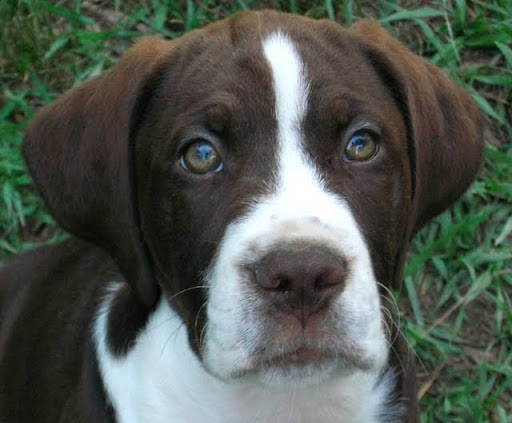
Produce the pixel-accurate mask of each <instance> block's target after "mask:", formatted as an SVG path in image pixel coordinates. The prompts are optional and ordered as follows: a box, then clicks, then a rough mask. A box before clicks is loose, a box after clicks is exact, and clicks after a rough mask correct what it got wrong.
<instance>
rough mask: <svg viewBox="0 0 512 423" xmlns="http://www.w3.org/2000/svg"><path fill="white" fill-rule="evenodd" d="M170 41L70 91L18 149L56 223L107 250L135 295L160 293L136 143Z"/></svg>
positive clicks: (144, 47) (146, 45) (143, 46)
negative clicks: (142, 212)
mask: <svg viewBox="0 0 512 423" xmlns="http://www.w3.org/2000/svg"><path fill="white" fill-rule="evenodd" d="M172 48H173V44H172V43H171V42H166V41H161V40H157V39H146V40H143V41H141V42H139V43H138V44H136V45H135V46H134V47H133V48H132V49H131V50H129V51H128V52H127V53H126V54H125V55H124V56H123V58H122V59H121V60H120V61H119V63H118V64H116V65H115V66H114V67H113V68H112V69H111V70H109V71H108V72H106V73H105V74H103V75H102V76H99V77H97V78H94V79H92V80H89V81H87V82H85V83H84V84H82V85H80V86H78V87H76V88H74V89H72V90H71V91H69V92H68V93H66V94H65V95H63V96H62V97H61V98H59V99H58V100H57V101H55V102H54V103H52V104H50V105H49V106H47V107H46V108H44V109H43V110H42V111H41V112H39V113H38V114H37V116H36V117H35V118H34V119H33V121H32V122H31V124H30V126H29V129H28V131H27V134H26V136H25V140H24V144H23V153H24V157H25V160H26V162H27V164H28V168H29V170H30V172H31V174H32V176H33V179H34V183H35V185H36V186H37V188H38V189H39V191H40V193H41V195H42V197H43V199H44V200H45V203H46V205H47V207H48V208H49V209H50V211H51V213H52V214H53V215H54V216H55V218H56V219H57V222H58V223H59V224H60V225H61V226H62V227H64V228H65V229H66V230H68V231H69V232H71V233H73V234H75V235H77V236H79V237H81V238H83V239H86V240H88V241H90V242H92V243H95V244H97V245H99V246H100V247H102V248H103V249H105V250H106V251H107V252H108V253H109V254H110V255H111V256H112V258H113V259H114V261H115V262H116V263H117V265H118V266H119V269H120V270H121V273H122V274H123V276H124V277H125V278H126V280H127V281H128V283H129V284H130V286H131V287H132V288H133V289H134V291H135V292H136V293H137V295H138V297H139V299H140V300H141V301H142V302H143V303H144V304H146V305H148V306H152V305H153V304H154V302H155V301H156V298H157V296H158V286H157V284H156V282H155V281H154V278H153V275H152V272H151V269H150V266H149V262H148V258H147V256H146V253H145V246H144V242H143V240H142V236H141V233H140V229H139V217H138V209H137V205H136V193H135V189H134V187H133V174H134V169H133V166H134V164H133V160H132V157H131V155H132V151H133V148H134V147H133V145H132V144H133V142H134V131H135V130H136V126H137V121H138V119H139V115H140V113H141V112H142V110H143V107H144V104H145V101H147V97H148V95H149V93H150V92H151V90H152V89H153V88H154V86H155V85H156V84H157V83H158V79H159V73H160V72H159V70H160V69H161V66H162V65H163V64H164V63H165V62H166V59H168V57H169V55H170V53H171V50H172Z"/></svg>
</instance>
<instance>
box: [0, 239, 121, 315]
mask: <svg viewBox="0 0 512 423" xmlns="http://www.w3.org/2000/svg"><path fill="white" fill-rule="evenodd" d="M115 277H117V278H118V277H119V276H118V273H117V270H116V267H115V265H114V263H113V262H112V260H111V259H110V258H109V256H108V255H107V254H105V253H104V252H103V251H102V250H100V249H99V248H97V247H95V246H92V245H91V244H88V243H86V242H83V241H80V240H78V239H76V238H70V239H68V240H66V241H64V242H60V243H57V244H50V245H45V246H40V247H38V248H35V249H33V250H30V251H27V252H25V253H23V254H19V255H15V256H12V257H9V258H8V259H6V260H4V261H2V262H0V315H3V314H4V313H6V312H8V310H7V307H8V306H9V307H11V308H12V307H16V306H17V304H18V303H25V304H24V306H26V302H24V301H23V300H22V298H23V297H27V296H30V297H31V298H34V300H35V301H44V302H45V303H46V304H49V302H51V301H53V300H57V301H58V299H56V298H52V299H48V298H44V297H41V296H38V295H34V294H35V293H36V292H37V291H39V290H41V289H42V288H44V289H45V290H47V289H48V287H49V286H51V285H55V286H58V289H59V290H61V292H64V291H67V290H69V291H71V292H72V291H74V290H75V289H77V288H80V289H81V293H82V295H81V296H83V293H84V290H85V291H89V290H91V289H95V288H97V287H98V286H97V285H101V284H102V281H103V280H105V279H109V278H110V279H112V278H115Z"/></svg>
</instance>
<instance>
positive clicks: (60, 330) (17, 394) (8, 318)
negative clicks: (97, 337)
mask: <svg viewBox="0 0 512 423" xmlns="http://www.w3.org/2000/svg"><path fill="white" fill-rule="evenodd" d="M116 278H117V279H119V275H118V272H117V270H116V267H115V264H114V263H113V262H112V260H111V259H110V258H108V256H107V255H106V254H105V253H103V252H102V251H101V250H100V249H98V248H96V247H93V246H91V245H90V244H87V243H84V242H82V241H78V240H76V239H74V238H71V239H69V240H67V241H64V242H62V243H58V244H54V245H47V246H43V247H39V248H36V249H34V250H32V251H28V252H26V253H24V254H20V255H17V256H14V257H11V258H9V259H7V260H5V261H3V262H2V263H1V264H0V323H1V325H0V397H1V398H2V400H5V401H2V404H1V405H0V421H17V422H25V421H27V422H28V421H35V416H36V415H37V416H38V417H39V418H41V417H42V415H44V416H45V417H44V418H46V419H47V421H55V420H52V419H55V418H57V420H58V418H59V417H58V416H62V412H63V410H64V412H65V413H67V414H66V415H68V414H70V415H72V414H73V413H75V411H74V410H78V409H82V410H83V409H84V407H81V408H80V407H76V403H77V401H80V399H79V397H81V396H82V394H83V393H82V392H81V390H82V389H83V387H84V386H87V385H89V386H90V385H91V383H93V382H95V381H88V383H84V381H83V380H82V379H83V378H84V375H86V376H85V377H87V378H92V377H93V376H94V375H95V369H94V368H92V369H87V370H86V369H84V368H83V365H84V364H83V363H88V365H92V366H93V367H94V358H93V356H94V354H93V346H92V345H91V343H90V336H89V335H90V329H91V325H92V321H93V317H94V314H95V313H96V308H97V306H98V303H99V302H100V301H101V298H102V295H103V294H102V293H103V287H104V286H105V285H106V284H107V283H108V281H110V280H113V279H116ZM86 355H88V356H89V357H90V358H89V359H85V356H86ZM6 363H9V364H8V365H6ZM41 386H47V387H50V386H51V387H52V397H53V398H54V399H55V401H53V402H52V401H48V400H47V399H43V398H44V395H41V392H40V391H39V390H40V387H41ZM27 395H28V396H29V397H30V398H33V399H34V401H33V402H32V404H31V406H30V407H28V408H27V407H24V406H23V403H24V402H23V398H27ZM63 401H64V402H63ZM5 404H18V405H17V406H16V407H15V408H16V409H15V410H13V409H12V408H11V409H9V410H4V409H3V408H2V405H5ZM6 413H7V414H6ZM66 421H69V420H66Z"/></svg>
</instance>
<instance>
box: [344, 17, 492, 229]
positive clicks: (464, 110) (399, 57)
mask: <svg viewBox="0 0 512 423" xmlns="http://www.w3.org/2000/svg"><path fill="white" fill-rule="evenodd" d="M350 30H351V31H353V32H355V33H356V34H359V36H360V38H361V41H362V43H363V46H364V49H365V51H366V54H367V56H368V58H369V59H370V60H371V62H372V64H373V65H374V66H375V68H376V69H377V70H378V72H379V74H380V75H381V77H382V78H383V82H384V83H386V84H387V85H388V86H389V88H390V89H391V90H392V92H393V94H394V96H395V98H396V100H397V102H398V104H399V106H400V107H401V109H402V113H403V114H404V116H405V120H406V125H407V130H408V136H409V145H408V149H409V157H410V162H411V169H412V183H413V218H412V220H411V225H410V228H409V235H410V237H412V236H413V235H414V234H415V233H416V232H417V231H418V230H419V229H420V228H421V226H423V224H424V223H425V222H427V221H428V220H429V219H431V218H432V217H434V216H435V215H437V214H439V213H440V212H442V211H443V210H445V209H446V208H447V207H448V206H450V205H451V204H452V203H453V202H454V201H456V200H457V199H458V198H459V197H460V196H461V195H462V193H463V192H464V191H465V190H466V189H467V188H468V186H469V185H470V183H471V182H472V181H473V179H474V178H475V176H476V174H477V172H478V170H479V168H480V165H481V162H482V153H483V146H484V139H483V120H482V117H481V114H480V112H479V110H478V108H477V106H476V104H475V102H474V101H473V99H472V98H471V96H470V95H469V94H468V93H467V92H466V91H464V90H463V89H462V88H461V87H459V86H458V85H456V84H455V83H453V82H452V81H451V80H450V79H449V78H448V77H447V76H446V75H445V74H444V73H443V72H442V71H441V70H440V69H438V68H437V67H435V66H433V65H431V64H430V63H428V62H427V61H425V60H423V59H422V58H421V57H419V56H417V55H415V54H413V53H412V52H410V51H409V50H408V49H406V48H405V47H404V46H403V45H402V44H400V43H399V42H398V41H396V40H395V39H394V38H393V37H391V35H389V33H388V32H387V31H385V30H384V29H383V28H382V27H380V26H379V25H378V24H377V23H375V22H372V21H360V22H358V23H357V24H355V25H354V26H352V27H351V29H350Z"/></svg>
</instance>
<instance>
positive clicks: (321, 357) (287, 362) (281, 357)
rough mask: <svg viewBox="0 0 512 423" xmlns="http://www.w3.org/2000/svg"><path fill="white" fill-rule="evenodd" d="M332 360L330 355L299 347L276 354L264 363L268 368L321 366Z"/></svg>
mask: <svg viewBox="0 0 512 423" xmlns="http://www.w3.org/2000/svg"><path fill="white" fill-rule="evenodd" d="M332 359H333V356H332V355H331V354H328V353H326V352H323V351H319V350H316V349H313V348H305V347H301V348H298V349H296V350H293V351H290V352H286V353H283V354H278V355H275V356H273V357H272V358H270V359H269V360H267V361H266V364H267V365H269V366H272V367H273V366H278V367H287V366H296V365H308V364H321V363H324V362H326V361H330V360H332Z"/></svg>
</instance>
